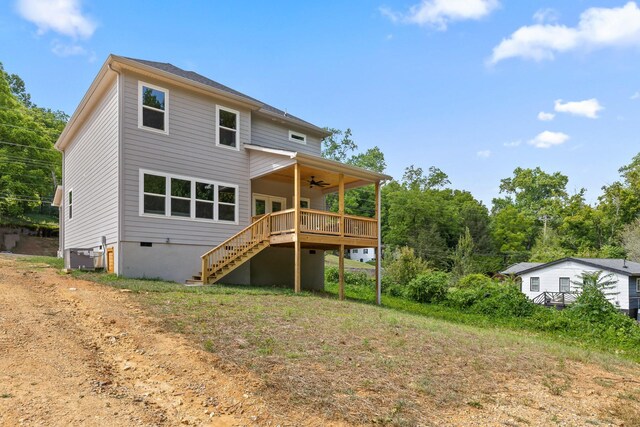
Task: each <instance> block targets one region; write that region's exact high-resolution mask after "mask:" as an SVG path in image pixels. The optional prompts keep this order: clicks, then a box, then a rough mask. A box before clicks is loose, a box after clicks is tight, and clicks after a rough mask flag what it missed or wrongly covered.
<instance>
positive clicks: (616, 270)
mask: <svg viewBox="0 0 640 427" xmlns="http://www.w3.org/2000/svg"><path fill="white" fill-rule="evenodd" d="M596 271H601V272H602V275H611V280H612V281H615V282H616V285H615V288H613V289H612V290H611V295H609V297H608V298H609V300H610V301H611V302H612V303H613V304H614V305H615V306H616V307H618V308H619V309H620V310H621V311H622V312H624V313H627V314H629V316H630V317H633V318H634V319H636V318H638V301H639V300H640V263H637V262H632V261H627V260H625V259H607V258H563V259H560V260H557V261H552V262H548V263H531V262H525V263H519V264H514V265H512V266H510V267H509V268H507V269H506V270H505V271H503V272H501V273H502V274H505V275H515V276H517V277H518V278H519V279H520V280H521V290H522V292H523V293H524V294H525V295H526V296H527V297H529V298H530V299H531V300H533V301H536V302H540V303H547V304H553V305H556V304H560V303H562V302H564V301H567V302H568V301H570V300H572V299H573V298H574V295H575V292H576V290H577V288H576V286H575V285H573V282H575V281H579V280H580V276H581V274H582V273H584V272H588V273H593V272H596Z"/></svg>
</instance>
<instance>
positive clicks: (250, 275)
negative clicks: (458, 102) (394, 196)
mask: <svg viewBox="0 0 640 427" xmlns="http://www.w3.org/2000/svg"><path fill="white" fill-rule="evenodd" d="M327 135H328V132H327V131H326V130H325V129H323V128H320V127H318V126H316V125H313V124H311V123H309V122H307V121H304V120H302V119H300V118H297V117H295V116H293V115H291V114H288V113H287V112H285V111H282V110H280V109H277V108H275V107H272V106H270V105H268V104H266V103H264V102H261V101H259V100H257V99H255V98H252V97H249V96H247V95H245V94H243V93H240V92H238V91H236V90H234V89H231V88H229V87H227V86H224V85H222V84H220V83H218V82H215V81H213V80H211V79H209V78H207V77H204V76H202V75H200V74H197V73H195V72H193V71H186V70H183V69H181V68H178V67H176V66H173V65H171V64H168V63H161V62H153V61H146V60H140V59H132V58H125V57H122V56H116V55H110V56H109V57H108V58H107V60H106V61H105V63H104V64H103V65H102V67H101V68H100V71H99V72H98V75H97V76H96V78H95V79H94V81H93V83H92V84H91V86H90V87H89V89H88V91H87V93H86V94H85V96H84V98H83V99H82V100H81V102H80V104H79V106H78V108H77V109H76V111H75V113H74V114H73V116H72V117H71V119H70V120H69V122H68V124H67V126H66V127H65V129H64V131H63V132H62V134H61V135H60V138H59V139H58V141H57V143H56V145H55V147H56V148H57V149H58V150H60V151H61V152H62V154H63V179H62V185H61V186H60V187H59V188H58V191H57V193H56V197H55V203H56V204H57V205H58V206H59V207H60V230H61V233H60V235H61V237H60V253H61V254H62V256H64V258H65V265H66V266H67V267H68V268H70V267H73V265H71V264H72V259H71V253H73V251H75V250H78V249H82V250H90V251H92V253H94V254H103V256H102V259H103V261H102V262H103V266H104V268H106V269H107V270H108V271H110V272H113V273H115V274H118V275H123V276H126V277H148V278H163V279H168V280H175V281H179V282H185V280H189V281H190V282H191V283H195V284H199V283H203V284H210V283H215V282H218V281H220V280H222V281H223V282H225V283H234V284H282V285H287V286H289V285H290V286H292V287H294V289H295V290H296V291H299V290H300V289H302V288H303V287H304V288H309V289H320V288H322V287H323V285H324V274H323V273H324V261H323V260H324V251H325V250H338V251H339V252H340V253H341V254H343V253H344V252H345V250H348V249H354V248H364V247H366V248H372V247H379V245H380V230H379V228H380V222H379V218H380V202H379V197H380V191H379V190H380V184H381V182H382V181H383V180H387V179H389V178H390V177H388V176H386V175H383V174H379V173H375V172H371V171H369V170H365V169H361V168H357V167H354V166H351V165H346V164H342V163H338V162H335V161H331V160H327V159H324V158H322V157H321V141H322V139H323V138H324V137H326V136H327ZM365 185H371V186H373V187H375V189H376V195H377V196H376V202H377V208H376V213H375V215H374V217H372V218H369V217H359V216H353V215H346V214H345V213H344V191H345V190H346V189H349V188H357V187H361V186H365ZM328 193H338V199H339V206H340V208H339V211H338V212H327V211H325V210H323V209H324V198H325V196H326V195H327V194H328ZM378 252H379V251H378ZM100 258H101V257H98V258H97V261H96V262H98V263H99V262H100V261H99V260H100ZM378 261H379V260H378ZM378 288H379V286H378Z"/></svg>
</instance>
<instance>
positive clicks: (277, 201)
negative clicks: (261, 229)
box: [253, 193, 287, 216]
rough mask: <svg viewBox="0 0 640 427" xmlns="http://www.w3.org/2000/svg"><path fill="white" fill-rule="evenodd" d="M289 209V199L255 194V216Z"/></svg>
mask: <svg viewBox="0 0 640 427" xmlns="http://www.w3.org/2000/svg"><path fill="white" fill-rule="evenodd" d="M286 208H287V199H285V198H284V197H278V196H267V195H265V194H256V193H253V215H254V216H256V215H264V214H268V213H271V212H278V211H282V210H285V209H286Z"/></svg>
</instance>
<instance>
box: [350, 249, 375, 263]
mask: <svg viewBox="0 0 640 427" xmlns="http://www.w3.org/2000/svg"><path fill="white" fill-rule="evenodd" d="M347 258H349V259H350V260H353V261H360V262H369V261H375V259H376V248H356V249H348V250H347Z"/></svg>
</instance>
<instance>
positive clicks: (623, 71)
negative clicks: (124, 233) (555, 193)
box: [0, 0, 640, 206]
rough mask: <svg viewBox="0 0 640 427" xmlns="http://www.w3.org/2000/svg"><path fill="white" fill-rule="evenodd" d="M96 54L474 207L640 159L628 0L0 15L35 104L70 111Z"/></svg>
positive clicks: (2, 32)
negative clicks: (238, 106) (199, 86)
mask: <svg viewBox="0 0 640 427" xmlns="http://www.w3.org/2000/svg"><path fill="white" fill-rule="evenodd" d="M109 53H115V54H119V55H124V56H131V57H137V58H143V59H150V60H156V61H161V62H170V63H173V64H175V65H177V66H179V67H182V68H185V69H190V70H194V71H197V72H199V73H201V74H204V75H206V76H207V77H210V78H212V79H214V80H217V81H219V82H221V83H223V84H226V85H228V86H231V87H233V88H235V89H237V90H240V91H242V92H244V93H246V94H248V95H250V96H253V97H256V98H258V99H260V100H262V101H264V102H267V103H270V104H272V105H275V106H277V107H279V108H282V109H286V110H288V111H289V112H290V113H292V114H295V115H298V116H300V117H302V118H304V119H306V120H309V121H311V122H313V123H315V124H317V125H319V126H330V127H334V128H341V129H344V128H347V127H350V128H351V129H352V130H353V133H354V137H355V140H356V142H357V143H358V145H359V146H360V148H361V149H366V148H369V147H372V146H375V145H377V146H379V147H380V148H381V149H382V150H383V152H384V153H385V156H386V159H387V164H388V170H387V172H388V173H389V174H391V175H393V176H394V177H396V178H400V177H401V176H402V172H403V170H404V168H405V167H407V166H409V165H411V164H413V165H415V166H420V167H422V168H423V169H425V170H426V169H427V168H428V167H429V166H431V165H435V166H437V167H439V168H440V169H442V170H444V171H445V172H446V173H447V174H449V177H450V179H451V181H452V185H453V187H455V188H460V189H466V190H469V191H471V192H472V193H473V194H474V195H475V196H476V197H477V198H479V199H481V200H483V201H485V203H486V204H487V205H488V206H490V201H491V199H492V197H495V196H497V195H498V186H499V182H500V179H501V178H506V177H509V176H511V174H512V172H513V169H515V168H516V167H517V166H521V167H535V166H540V167H542V169H543V170H545V171H547V172H555V171H560V172H562V173H564V174H566V175H568V176H569V178H570V183H569V190H570V191H573V190H576V189H579V188H581V187H585V188H587V190H588V192H587V199H588V201H590V202H594V201H595V200H596V199H597V196H598V195H599V194H600V187H601V186H602V185H604V184H607V183H611V182H612V181H614V180H616V179H617V178H618V172H617V170H618V168H619V167H621V166H623V165H625V164H628V163H629V161H630V160H631V158H632V157H633V156H634V155H636V154H637V153H638V152H640V140H639V138H638V135H639V134H640V132H639V130H640V120H639V113H640V93H639V92H640V72H639V71H640V4H638V3H636V2H633V1H631V2H628V1H624V0H623V1H604V0H603V1H590V0H575V1H563V2H558V1H544V0H529V1H524V0H406V1H398V0H380V1H348V2H343V1H329V2H313V3H312V2H301V1H280V2H278V1H272V2H249V1H234V2H229V1H226V2H222V1H190V2H185V1H180V2H178V1H173V2H162V1H155V2H131V1H115V0H113V1H108V2H105V1H98V0H55V1H45V0H19V1H16V0H11V1H5V2H2V3H1V4H0V61H2V62H3V64H4V66H5V69H6V70H8V71H9V72H13V73H17V74H19V75H20V76H21V77H22V78H23V79H24V80H25V81H26V83H27V87H28V90H29V91H30V92H31V94H32V98H33V100H34V101H35V102H36V103H37V104H39V105H41V106H46V107H50V108H54V109H61V110H64V111H66V112H67V113H69V114H71V113H72V112H73V111H74V109H75V107H76V105H77V104H78V102H79V100H80V99H81V97H82V96H83V94H84V92H85V91H86V89H87V88H88V87H89V84H90V83H91V81H92V79H93V78H94V76H95V74H96V73H97V71H98V69H99V67H100V66H101V64H102V63H103V61H104V60H105V59H106V57H107V56H108V54H109ZM541 113H543V114H541ZM541 119H546V120H541Z"/></svg>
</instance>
